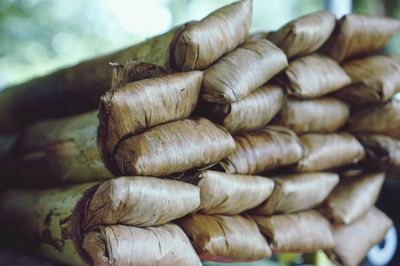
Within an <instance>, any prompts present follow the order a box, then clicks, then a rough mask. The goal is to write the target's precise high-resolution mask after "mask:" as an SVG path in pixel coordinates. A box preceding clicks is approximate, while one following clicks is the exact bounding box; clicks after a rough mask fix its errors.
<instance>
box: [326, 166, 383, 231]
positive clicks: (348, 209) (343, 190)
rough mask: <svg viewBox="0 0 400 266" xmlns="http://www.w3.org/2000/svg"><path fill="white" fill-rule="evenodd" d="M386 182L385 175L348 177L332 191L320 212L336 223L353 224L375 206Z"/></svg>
mask: <svg viewBox="0 0 400 266" xmlns="http://www.w3.org/2000/svg"><path fill="white" fill-rule="evenodd" d="M384 180H385V174H384V173H374V174H364V175H362V176H358V177H348V178H346V179H345V180H343V181H341V182H340V183H339V185H338V186H337V187H336V188H335V189H334V190H333V191H332V193H331V194H330V195H329V197H328V198H327V199H326V201H325V203H324V204H323V206H321V208H320V211H321V212H322V213H323V214H324V215H325V216H326V217H327V218H329V219H331V220H333V221H334V222H336V223H342V224H351V223H353V222H354V221H355V220H357V219H358V218H360V217H361V216H363V215H365V214H366V213H367V212H368V210H370V209H371V208H372V207H373V206H374V205H375V202H376V200H377V199H378V196H379V192H380V191H381V188H382V185H383V181H384Z"/></svg>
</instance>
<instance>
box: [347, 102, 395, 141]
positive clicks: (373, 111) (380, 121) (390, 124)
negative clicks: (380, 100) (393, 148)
mask: <svg viewBox="0 0 400 266" xmlns="http://www.w3.org/2000/svg"><path fill="white" fill-rule="evenodd" d="M346 130H347V131H349V132H352V133H377V134H384V135H388V136H391V137H393V138H397V139H399V138H400V101H399V100H396V99H392V100H391V101H389V102H387V103H385V104H379V105H375V106H372V107H362V108H359V109H358V110H355V111H354V112H352V113H351V115H350V118H349V121H348V124H347V127H346Z"/></svg>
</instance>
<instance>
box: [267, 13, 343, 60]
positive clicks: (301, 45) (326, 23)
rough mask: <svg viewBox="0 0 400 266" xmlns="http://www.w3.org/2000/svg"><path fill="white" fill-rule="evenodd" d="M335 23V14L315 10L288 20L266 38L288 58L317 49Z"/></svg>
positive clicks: (326, 38) (329, 33) (327, 36)
mask: <svg viewBox="0 0 400 266" xmlns="http://www.w3.org/2000/svg"><path fill="white" fill-rule="evenodd" d="M335 25H336V18H335V16H334V15H333V14H332V13H330V12H326V11H320V12H315V13H312V14H309V15H306V16H302V17H299V18H297V19H295V20H293V21H290V22H289V23H287V24H286V25H284V26H283V27H282V28H280V29H279V30H278V31H275V32H271V33H270V34H269V35H268V39H269V40H270V41H271V42H273V43H274V44H275V45H276V46H278V47H279V48H281V49H282V50H283V51H284V52H285V54H286V55H287V57H288V58H292V57H294V56H298V55H306V54H309V53H312V52H314V51H316V50H318V49H319V48H320V47H321V46H322V45H323V44H324V43H325V42H326V40H328V38H329V36H330V35H331V33H332V31H333V29H334V28H335Z"/></svg>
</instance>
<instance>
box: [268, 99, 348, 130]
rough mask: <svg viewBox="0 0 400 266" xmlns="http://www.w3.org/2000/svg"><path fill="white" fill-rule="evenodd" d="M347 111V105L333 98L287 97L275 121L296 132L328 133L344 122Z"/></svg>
mask: <svg viewBox="0 0 400 266" xmlns="http://www.w3.org/2000/svg"><path fill="white" fill-rule="evenodd" d="M349 113H350V110H349V106H348V105H347V104H345V103H344V102H342V101H340V100H337V99H335V98H330V97H329V98H328V97H326V98H320V99H312V100H297V99H288V101H287V102H286V104H285V105H284V106H283V108H282V110H281V111H280V113H279V115H278V116H277V119H276V121H277V123H278V124H279V125H282V126H284V127H288V128H290V129H291V130H293V131H294V132H296V133H330V132H334V131H336V130H337V129H338V128H340V127H342V126H343V125H344V124H345V123H346V121H347V118H348V117H349Z"/></svg>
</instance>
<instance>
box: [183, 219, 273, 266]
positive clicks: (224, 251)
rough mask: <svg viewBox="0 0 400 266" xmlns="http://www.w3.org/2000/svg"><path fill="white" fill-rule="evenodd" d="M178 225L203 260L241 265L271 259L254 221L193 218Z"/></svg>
mask: <svg viewBox="0 0 400 266" xmlns="http://www.w3.org/2000/svg"><path fill="white" fill-rule="evenodd" d="M178 224H179V226H180V227H181V228H182V229H183V231H185V233H186V234H187V235H188V237H189V239H190V240H191V241H192V244H193V246H194V247H195V249H196V251H197V254H199V256H200V258H201V259H202V260H210V261H220V262H238V261H253V260H259V259H262V258H269V257H271V250H270V248H269V246H268V243H267V241H266V240H265V239H264V237H263V236H262V235H261V233H260V231H259V230H258V227H257V224H256V223H255V222H254V221H253V220H252V219H251V218H250V217H247V216H239V215H236V216H222V215H215V216H212V215H204V214H192V215H189V216H186V217H185V218H183V219H182V220H180V221H179V222H178Z"/></svg>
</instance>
